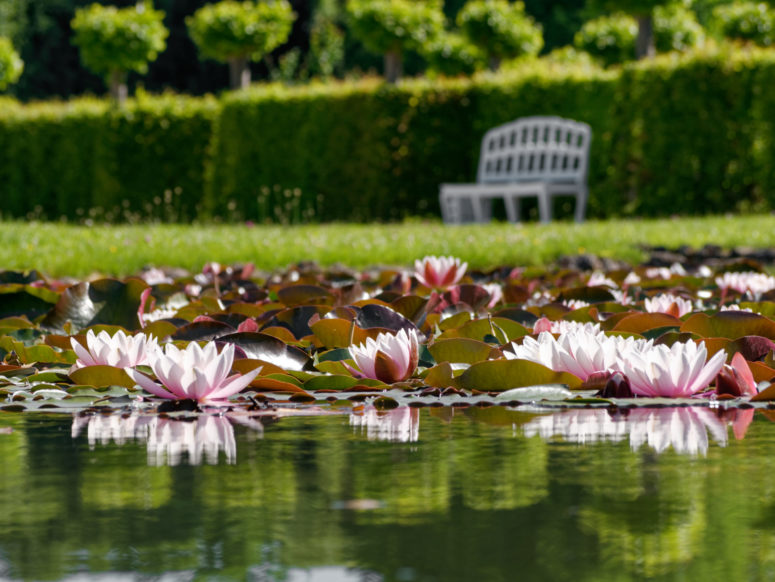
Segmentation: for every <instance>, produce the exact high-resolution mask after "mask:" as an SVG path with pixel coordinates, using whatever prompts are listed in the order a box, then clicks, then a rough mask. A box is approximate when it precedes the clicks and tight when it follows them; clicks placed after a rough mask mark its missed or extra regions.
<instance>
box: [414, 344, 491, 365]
mask: <svg viewBox="0 0 775 582" xmlns="http://www.w3.org/2000/svg"><path fill="white" fill-rule="evenodd" d="M428 350H429V351H430V352H431V354H432V355H433V359H434V360H436V361H437V362H461V363H465V364H475V363H476V362H483V361H484V360H489V359H490V358H491V356H494V357H497V356H499V355H501V354H500V351H499V350H497V349H496V350H493V347H492V346H491V345H490V344H487V343H485V342H482V341H479V340H475V339H471V338H452V339H440V340H437V341H435V342H434V343H433V344H432V345H430V346H428ZM493 352H494V353H493Z"/></svg>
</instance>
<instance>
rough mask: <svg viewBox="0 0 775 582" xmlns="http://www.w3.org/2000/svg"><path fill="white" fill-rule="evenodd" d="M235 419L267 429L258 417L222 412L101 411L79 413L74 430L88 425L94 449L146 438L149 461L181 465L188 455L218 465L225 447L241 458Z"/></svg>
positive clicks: (195, 460)
mask: <svg viewBox="0 0 775 582" xmlns="http://www.w3.org/2000/svg"><path fill="white" fill-rule="evenodd" d="M232 422H237V423H240V424H245V425H246V426H248V427H249V428H251V429H253V430H256V431H258V432H262V431H263V427H262V425H261V423H260V422H258V421H257V420H253V419H242V418H230V417H227V416H220V415H205V414H203V415H199V416H197V417H196V418H194V419H185V420H181V419H172V418H160V417H158V416H151V415H141V414H130V415H126V416H125V415H122V414H111V415H101V414H97V415H93V416H76V417H75V418H74V419H73V425H72V428H71V434H72V437H73V438H77V437H78V436H79V435H80V434H81V433H82V432H83V430H84V429H86V434H87V438H88V442H89V447H90V448H91V449H94V447H95V445H96V444H100V445H108V444H110V442H111V441H113V442H115V443H116V444H117V445H123V444H125V443H126V442H129V441H133V440H134V441H139V442H143V441H145V442H146V445H147V449H148V464H149V465H152V466H157V465H179V464H180V463H181V462H182V460H183V457H184V455H185V456H186V457H187V459H188V464H190V465H200V464H202V462H203V461H204V462H207V463H208V464H210V465H214V464H217V463H218V461H219V455H220V452H221V451H223V452H224V454H225V456H226V462H227V463H229V464H233V463H234V462H236V459H237V444H236V441H235V439H234V427H233V426H232Z"/></svg>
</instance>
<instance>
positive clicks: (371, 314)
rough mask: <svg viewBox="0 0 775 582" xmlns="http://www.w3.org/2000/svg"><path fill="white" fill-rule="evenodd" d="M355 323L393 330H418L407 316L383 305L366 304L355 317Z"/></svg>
mask: <svg viewBox="0 0 775 582" xmlns="http://www.w3.org/2000/svg"><path fill="white" fill-rule="evenodd" d="M355 323H356V324H357V325H358V326H359V327H361V328H363V329H369V328H372V327H380V328H385V329H388V330H390V331H392V332H399V331H401V330H402V329H405V330H406V331H413V330H414V331H416V330H417V326H416V325H415V324H414V323H412V322H411V321H409V320H408V319H407V318H406V317H404V316H403V315H401V314H400V313H397V312H395V311H393V310H392V309H391V308H390V307H385V306H383V305H364V306H363V307H362V308H361V311H360V313H358V316H357V317H356V318H355Z"/></svg>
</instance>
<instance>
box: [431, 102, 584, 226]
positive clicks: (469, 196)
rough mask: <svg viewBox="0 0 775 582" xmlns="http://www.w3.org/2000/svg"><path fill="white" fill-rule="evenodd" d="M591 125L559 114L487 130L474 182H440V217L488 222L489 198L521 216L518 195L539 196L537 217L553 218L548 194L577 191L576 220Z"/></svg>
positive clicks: (511, 217)
mask: <svg viewBox="0 0 775 582" xmlns="http://www.w3.org/2000/svg"><path fill="white" fill-rule="evenodd" d="M591 137H592V132H591V130H590V128H589V125H587V124H586V123H581V122H578V121H572V120H570V119H563V118H561V117H546V116H540V117H523V118H520V119H517V120H516V121H512V122H510V123H507V124H505V125H501V126H498V127H495V128H493V129H491V130H489V131H488V132H487V133H486V134H485V136H484V138H483V139H482V147H481V151H480V152H479V169H478V172H477V176H476V183H475V184H442V185H441V188H440V191H439V202H440V204H441V215H442V218H443V219H444V222H446V223H451V224H459V223H462V222H467V221H473V222H488V221H489V220H490V218H491V214H492V209H491V206H492V200H493V199H494V198H502V199H503V202H504V206H505V208H506V217H507V218H508V220H509V221H510V222H518V221H519V207H520V199H521V198H526V197H537V198H538V214H539V217H540V219H541V222H549V221H550V220H551V219H552V197H553V196H557V195H575V196H576V210H575V218H576V221H577V222H581V221H583V220H584V213H585V210H586V205H587V196H588V190H587V168H588V165H589V142H590V140H591Z"/></svg>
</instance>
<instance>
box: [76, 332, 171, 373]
mask: <svg viewBox="0 0 775 582" xmlns="http://www.w3.org/2000/svg"><path fill="white" fill-rule="evenodd" d="M70 344H71V345H72V346H73V350H75V353H76V355H77V356H78V360H76V362H75V368H84V367H86V366H115V367H117V368H124V367H127V366H139V365H141V364H145V363H147V361H148V358H147V354H148V353H150V352H152V351H154V350H156V349H157V347H158V344H157V342H156V338H154V337H148V336H146V335H145V334H142V333H139V334H137V335H134V336H133V335H127V334H125V333H124V332H123V331H122V330H119V331H117V332H116V333H114V334H113V336H111V335H110V334H109V333H108V332H107V331H101V332H100V333H98V334H97V335H95V334H94V331H93V330H91V329H90V330H89V331H88V332H86V346H87V347H83V346H82V345H81V344H80V343H79V342H78V341H77V340H76V339H75V338H70Z"/></svg>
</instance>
